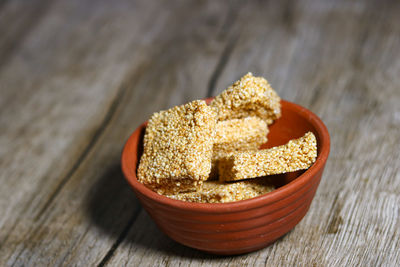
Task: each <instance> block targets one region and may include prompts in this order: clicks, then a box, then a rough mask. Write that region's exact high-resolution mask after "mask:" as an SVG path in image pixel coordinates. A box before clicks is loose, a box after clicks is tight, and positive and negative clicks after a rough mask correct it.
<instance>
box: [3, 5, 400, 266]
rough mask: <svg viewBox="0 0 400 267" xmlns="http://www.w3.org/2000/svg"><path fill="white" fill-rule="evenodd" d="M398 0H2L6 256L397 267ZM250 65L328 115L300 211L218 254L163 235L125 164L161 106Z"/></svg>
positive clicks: (8, 259) (56, 261) (54, 260)
mask: <svg viewBox="0 0 400 267" xmlns="http://www.w3.org/2000/svg"><path fill="white" fill-rule="evenodd" d="M399 14H400V2H399V1H269V2H264V1H248V2H245V1H226V2H223V1H211V0H210V1H145V0H142V1H131V0H118V1H101V0H100V1H90V2H84V1H80V0H71V1H46V0H40V1H39V0H38V1H36V0H32V1H2V2H1V3H0V90H1V91H0V92H1V98H0V112H1V113H0V114H1V117H0V129H1V131H0V169H1V172H0V179H1V186H0V214H1V216H0V266H8V265H10V266H11V265H12V266H14V265H15V266H57V265H65V266H93V265H99V266H105V265H107V266H124V265H130V266H157V265H168V266H178V265H182V266H187V265H190V266H210V265H211V266H242V265H249V266H253V265H268V266H278V265H282V266H293V265H303V266H350V265H353V266H379V265H383V266H396V265H397V266H399V265H400V156H399V155H400V153H399V151H400V145H399V143H400V130H399V129H400V104H399V103H400V15H399ZM248 71H252V72H253V73H254V74H256V75H262V76H265V77H266V78H267V79H268V80H269V81H270V83H271V84H272V85H273V87H274V88H275V89H276V90H277V92H278V93H279V94H280V96H281V97H282V98H284V99H287V100H290V101H293V102H296V103H298V104H300V105H303V106H305V107H307V108H309V109H310V110H312V111H313V112H315V113H316V114H318V115H319V116H320V117H321V118H322V120H323V121H324V122H325V123H326V125H327V127H328V129H329V131H330V134H331V138H332V146H331V154H330V158H329V161H328V164H327V166H326V170H325V173H324V177H323V179H322V182H321V184H320V187H319V189H318V192H317V195H316V197H315V199H314V201H313V203H312V206H311V208H310V210H309V212H308V214H307V215H306V217H305V218H304V219H303V220H302V221H301V222H300V223H299V224H298V225H297V226H296V227H295V229H294V230H292V231H291V232H290V233H288V234H287V235H285V236H284V237H283V238H281V239H280V240H279V241H277V242H276V243H275V244H273V245H271V246H269V247H267V248H265V249H262V250H260V251H257V252H254V253H250V254H246V255H241V256H235V257H219V256H213V255H208V254H205V253H202V252H199V251H197V250H194V249H190V248H187V247H184V246H182V245H180V244H177V243H175V242H173V241H172V240H170V239H169V238H168V237H166V236H165V235H164V234H163V233H161V232H160V231H159V230H158V229H157V227H156V226H155V225H154V223H153V222H152V220H151V219H150V218H149V216H148V215H147V214H146V212H145V211H144V210H143V209H142V208H141V206H140V204H139V203H138V201H137V199H136V197H135V196H134V194H133V192H132V191H131V189H130V188H129V186H128V184H127V183H126V182H125V181H124V178H123V175H122V173H121V169H120V153H121V149H122V147H123V145H124V142H125V141H126V140H127V138H128V136H129V135H130V133H131V132H132V131H133V130H134V129H135V128H136V127H137V126H138V125H139V124H140V123H141V122H143V121H144V120H146V119H147V118H148V117H149V116H150V115H151V114H152V113H153V112H155V111H158V110H161V109H166V108H168V107H171V106H173V105H177V104H182V103H185V102H188V101H191V100H194V99H199V98H204V97H207V96H211V95H216V94H218V93H219V92H221V91H222V90H223V89H224V88H226V87H227V86H228V85H229V84H230V83H232V82H233V81H234V80H236V79H237V78H239V77H240V76H241V75H243V74H245V73H246V72H248Z"/></svg>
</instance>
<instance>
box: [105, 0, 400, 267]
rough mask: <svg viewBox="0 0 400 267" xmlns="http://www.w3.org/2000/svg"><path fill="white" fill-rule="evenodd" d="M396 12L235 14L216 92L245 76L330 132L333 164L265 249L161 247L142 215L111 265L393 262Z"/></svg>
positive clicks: (344, 9) (284, 8)
mask: <svg viewBox="0 0 400 267" xmlns="http://www.w3.org/2000/svg"><path fill="white" fill-rule="evenodd" d="M399 10H400V7H399V5H398V4H397V3H392V2H388V3H386V5H385V6H380V5H377V4H376V3H374V2H372V3H368V2H351V3H348V2H346V3H345V2H335V3H332V2H316V1H307V2H287V4H286V5H282V4H281V3H278V2H269V3H264V2H259V3H251V4H248V5H247V6H245V7H243V9H241V10H239V11H238V12H239V15H238V19H237V23H236V24H235V25H233V26H232V27H233V29H235V31H238V32H239V34H240V37H239V38H238V40H237V41H236V43H235V47H234V50H233V52H232V55H231V56H230V58H229V61H228V62H227V64H226V68H224V70H223V71H222V75H221V77H220V79H218V82H217V83H216V89H217V90H216V92H220V91H221V90H223V89H224V88H225V87H226V86H227V85H229V84H230V83H231V82H232V81H233V80H235V79H237V78H238V77H240V76H241V75H243V74H244V73H246V72H247V71H253V72H254V73H256V74H260V75H263V76H266V77H268V79H269V80H270V81H271V83H272V85H273V86H274V87H275V88H276V89H277V90H278V92H279V93H280V95H282V97H283V98H285V99H288V100H291V101H295V102H297V103H299V104H301V105H304V106H306V107H309V108H310V109H311V110H313V111H314V112H316V113H317V114H318V115H320V116H321V117H322V119H323V120H324V122H325V123H326V124H327V126H328V128H329V130H330V132H331V135H332V152H331V158H330V161H329V163H328V165H327V167H326V172H325V176H324V179H323V181H322V182H321V186H320V188H319V191H318V193H317V196H316V198H315V200H314V202H313V205H312V207H311V209H310V211H309V213H308V215H307V216H306V217H305V219H304V220H303V221H302V222H301V223H300V224H299V225H298V226H297V227H296V228H295V229H294V230H293V231H291V232H290V233H289V234H288V235H286V236H285V237H284V238H283V239H281V240H279V241H278V242H277V243H275V244H274V245H272V246H270V247H268V248H266V249H263V250H260V251H259V252H255V253H251V254H248V255H243V256H238V257H234V258H221V257H214V256H209V255H204V254H202V253H200V252H197V251H194V250H191V249H188V248H183V247H181V246H180V245H178V244H176V243H174V242H172V241H170V242H168V238H166V237H165V236H164V235H162V234H161V233H160V232H159V231H158V230H157V229H156V228H155V226H154V225H153V224H152V223H151V219H150V218H149V217H148V216H147V215H145V214H143V213H142V214H141V215H140V217H139V219H138V221H137V222H135V224H134V225H133V227H132V229H131V232H130V233H129V234H128V238H127V239H126V241H124V242H123V243H122V244H121V246H120V247H119V248H118V250H117V251H116V253H115V256H114V257H113V258H112V260H111V261H110V265H111V266H112V265H138V264H139V265H140V266H152V265H153V264H154V265H171V266H174V265H178V264H181V265H184V266H186V265H190V266H229V265H240V266H242V265H247V266H254V265H256V266H258V265H268V266H280V265H283V266H291V265H301V266H310V265H317V266H360V265H367V266H368V265H369V266H376V265H384V266H388V265H397V264H399V263H400V252H399V251H400V242H399V237H400V232H399V229H400V216H399V207H400V197H399V193H400V176H399V169H400V166H399V164H398V162H400V160H399V154H398V151H399V148H400V146H399V143H398V140H400V133H399V131H398V129H399V126H400V120H399V118H398V117H399V114H400V113H399V112H400V110H399V105H398V102H399V100H400V91H399V86H398V84H400V80H399V79H400V77H399V75H398V73H400V60H399V59H398V58H397V57H395V56H394V55H395V54H396V51H398V48H399V47H400V39H399V36H400V21H399V17H398V16H397V14H398V12H399ZM377 51H379V52H377ZM147 231H148V232H147ZM396 263H397V264H396Z"/></svg>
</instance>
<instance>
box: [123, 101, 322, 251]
mask: <svg viewBox="0 0 400 267" xmlns="http://www.w3.org/2000/svg"><path fill="white" fill-rule="evenodd" d="M210 101H211V99H207V102H210ZM281 104H282V116H281V117H280V118H279V119H278V120H276V121H275V122H274V123H273V124H272V125H270V127H269V129H270V131H269V134H268V142H267V143H266V144H264V145H262V146H261V148H270V147H273V146H278V145H283V144H285V143H287V142H288V141H289V140H291V139H294V138H299V137H301V136H303V135H304V134H305V133H306V132H308V131H311V132H313V133H314V134H315V136H316V138H317V145H318V156H317V159H316V161H315V163H314V164H313V165H312V166H311V167H310V168H309V169H308V170H306V171H298V172H293V173H287V174H282V175H273V176H270V177H272V181H273V183H274V185H275V186H276V187H277V189H276V190H274V191H272V192H270V193H267V194H265V195H262V196H259V197H255V198H252V199H248V200H242V201H237V202H230V203H218V204H211V203H190V202H184V201H179V200H173V199H169V198H167V197H165V196H162V195H159V194H157V193H155V192H153V191H151V190H150V189H148V188H147V187H145V186H144V185H143V184H141V183H139V182H138V180H137V177H136V169H137V165H138V164H139V159H140V156H141V154H142V151H143V143H142V141H143V135H144V132H145V128H146V123H143V124H142V125H140V126H139V127H138V128H137V129H136V130H135V131H134V132H133V134H132V135H131V136H130V137H129V139H128V141H127V143H126V144H125V147H124V150H123V153H122V170H123V173H124V175H125V178H126V179H127V181H128V182H129V184H130V185H131V186H132V188H133V190H134V192H135V194H136V196H137V197H138V199H139V200H140V202H141V203H142V205H143V207H144V208H145V209H146V211H147V212H148V213H149V214H150V216H151V217H152V218H153V220H154V221H155V222H156V224H157V225H158V227H159V228H160V229H161V230H162V231H163V232H164V233H166V234H167V235H168V236H169V237H170V238H172V239H173V240H175V241H177V242H179V243H181V244H184V245H186V246H189V247H192V248H196V249H199V250H202V251H206V252H209V253H213V254H221V255H235V254H242V253H247V252H251V251H255V250H258V249H261V248H263V247H266V246H268V245H270V244H271V243H273V242H274V241H275V240H277V239H278V238H280V237H281V236H283V235H284V234H286V233H287V232H289V231H290V230H291V229H292V228H293V227H294V226H295V225H296V224H298V223H299V222H300V220H301V219H302V218H303V217H304V215H305V214H306V213H307V211H308V209H309V207H310V204H311V201H312V199H313V198H314V195H315V192H316V190H317V187H318V185H319V182H320V180H321V176H322V173H323V171H324V167H325V163H326V161H327V159H328V155H329V150H330V138H329V133H328V130H327V128H326V126H325V125H324V124H323V122H322V121H321V119H319V118H318V117H317V116H316V115H315V114H313V113H312V112H311V111H309V110H307V109H305V108H303V107H301V106H299V105H297V104H294V103H291V102H288V101H285V100H282V101H281Z"/></svg>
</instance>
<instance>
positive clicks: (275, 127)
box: [131, 99, 327, 188]
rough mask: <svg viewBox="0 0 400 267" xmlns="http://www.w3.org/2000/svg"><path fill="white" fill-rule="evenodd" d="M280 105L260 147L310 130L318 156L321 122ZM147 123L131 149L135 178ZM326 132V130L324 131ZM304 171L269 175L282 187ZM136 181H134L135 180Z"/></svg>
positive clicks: (293, 107)
mask: <svg viewBox="0 0 400 267" xmlns="http://www.w3.org/2000/svg"><path fill="white" fill-rule="evenodd" d="M210 101H211V100H210V99H207V102H210ZM281 105H282V116H281V117H280V118H279V119H277V120H276V121H275V122H274V123H273V124H272V125H270V126H269V133H268V141H267V143H265V144H263V145H261V147H260V148H261V149H265V148H271V147H274V146H279V145H283V144H286V143H287V142H288V141H289V140H291V139H294V138H300V137H302V136H303V135H304V134H305V133H306V132H308V131H311V132H313V133H314V134H315V136H316V138H317V147H318V157H319V156H320V152H321V146H322V145H323V144H322V142H321V141H326V140H322V139H323V138H322V136H321V134H322V133H321V129H318V128H319V127H321V124H322V122H321V121H320V120H319V118H318V117H316V116H315V115H314V114H312V113H311V114H312V116H310V111H308V110H307V109H305V108H303V107H301V106H299V105H296V104H293V103H291V102H288V101H284V100H282V101H281ZM146 124H147V123H145V124H143V125H141V127H140V128H139V129H140V131H139V132H136V134H137V135H138V136H137V137H136V138H137V139H138V143H137V147H136V149H137V150H136V151H132V152H133V153H135V152H137V153H135V155H132V154H131V157H132V156H133V162H132V161H131V164H132V163H133V164H136V166H135V167H134V169H135V171H134V172H135V175H134V176H135V178H136V168H137V166H138V164H139V161H140V157H141V155H142V153H143V136H144V132H145V125H146ZM322 127H323V128H324V129H325V130H326V128H325V126H324V125H323V124H322ZM326 132H327V131H326ZM131 159H132V158H131ZM304 172H305V171H304V170H301V171H296V172H292V173H285V174H278V175H271V176H269V178H270V180H271V182H272V183H273V184H274V186H275V187H276V188H279V187H282V186H284V185H286V184H288V183H290V182H291V181H293V180H295V179H296V178H297V177H299V176H301V175H302V174H303V173H304ZM135 182H136V181H135Z"/></svg>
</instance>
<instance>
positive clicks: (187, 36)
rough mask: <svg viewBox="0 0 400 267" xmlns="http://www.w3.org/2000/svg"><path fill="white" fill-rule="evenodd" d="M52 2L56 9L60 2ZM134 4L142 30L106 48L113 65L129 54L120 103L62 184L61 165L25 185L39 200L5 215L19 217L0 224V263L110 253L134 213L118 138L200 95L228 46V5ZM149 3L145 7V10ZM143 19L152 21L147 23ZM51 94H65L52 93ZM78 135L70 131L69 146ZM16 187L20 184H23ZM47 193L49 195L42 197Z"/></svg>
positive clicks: (63, 260)
mask: <svg viewBox="0 0 400 267" xmlns="http://www.w3.org/2000/svg"><path fill="white" fill-rule="evenodd" d="M64 4H65V3H59V4H58V5H64ZM58 5H57V4H56V5H55V6H54V8H60V9H61V7H59V6H58ZM103 5H105V6H103V7H102V8H101V10H107V14H108V12H110V11H109V10H108V8H109V7H107V5H106V4H105V3H103ZM110 5H111V4H110ZM126 5H128V6H122V7H120V9H118V10H116V11H115V14H113V16H114V17H115V16H122V17H124V18H125V19H126V18H127V17H128V14H129V13H131V12H132V11H131V9H130V8H128V7H129V4H126ZM135 5H139V7H138V8H139V9H138V10H137V16H139V15H140V14H143V15H142V17H140V16H139V17H137V16H136V17H135V16H133V17H135V21H136V20H139V23H140V24H141V25H140V26H136V25H135V27H137V28H140V27H143V28H145V29H146V31H145V32H133V33H132V34H133V36H130V37H129V40H128V41H127V42H130V43H127V44H125V45H126V46H128V47H127V48H126V49H125V50H122V51H120V53H121V54H118V55H110V57H111V58H110V60H113V62H112V63H110V64H117V65H119V62H116V60H124V61H128V59H122V58H123V57H124V54H127V53H129V52H130V51H132V53H133V54H134V55H133V56H131V58H130V60H129V62H127V66H129V69H130V71H128V72H127V74H126V75H125V78H124V79H122V82H120V86H119V87H118V86H117V88H115V89H113V92H114V94H118V93H116V92H122V93H121V94H120V95H119V96H118V95H117V96H114V98H115V99H117V100H116V101H117V102H118V105H114V106H115V108H113V104H109V107H110V106H111V107H110V108H109V110H110V109H112V110H113V111H112V114H111V115H109V116H110V118H109V119H107V116H108V115H107V114H105V115H104V116H103V118H105V119H104V120H106V123H105V125H103V124H104V123H103V124H101V125H100V127H102V132H101V133H100V134H97V135H96V138H95V139H96V140H95V142H92V143H91V144H92V145H91V149H89V150H87V152H86V153H85V155H84V157H81V159H80V162H79V164H78V165H76V166H73V168H72V169H73V172H69V173H68V175H67V176H65V177H68V179H67V180H65V182H63V186H62V188H60V187H55V188H54V187H53V186H51V181H49V180H50V179H56V180H57V182H58V183H60V177H59V176H58V174H59V172H58V173H57V172H55V170H54V172H53V171H52V170H50V171H48V172H45V173H44V174H43V176H40V179H42V181H43V182H42V184H41V188H36V189H35V190H32V189H31V190H32V191H31V192H33V193H34V194H39V192H40V194H39V196H37V198H38V199H39V200H38V201H37V202H39V203H33V204H32V201H29V203H26V204H25V207H27V208H25V211H24V215H23V217H22V218H21V216H19V215H20V212H19V211H18V210H17V211H15V207H14V209H13V210H11V209H10V212H9V215H8V216H7V218H10V217H12V215H15V216H16V217H17V219H18V220H17V222H16V223H15V226H12V228H9V229H6V228H2V231H3V230H4V229H6V230H9V231H8V232H7V231H4V233H5V234H6V235H7V236H6V238H5V239H6V240H4V243H3V244H2V251H1V252H0V262H1V263H3V264H4V263H7V264H15V265H31V264H39V265H53V264H71V265H73V264H78V265H84V264H88V263H89V264H94V263H100V262H101V261H102V260H103V262H105V261H106V260H107V257H108V256H107V255H112V254H110V253H109V252H108V251H111V252H112V251H113V249H114V247H115V246H116V245H118V243H119V242H121V241H122V238H124V237H125V236H124V232H125V230H124V229H127V230H129V227H130V225H131V224H132V223H133V220H134V218H135V217H136V215H135V214H136V213H137V212H138V210H136V209H135V207H136V208H137V207H138V206H137V205H135V203H136V200H135V198H134V197H133V196H132V192H131V190H130V189H129V187H128V186H127V185H126V184H125V183H124V182H123V179H122V176H121V172H120V169H119V160H120V150H121V148H122V145H123V143H124V141H125V140H126V138H127V137H128V135H129V134H130V133H131V132H132V130H133V129H134V127H136V126H138V125H139V123H140V122H142V121H144V120H145V119H146V118H147V117H148V116H149V115H150V114H151V113H152V112H154V111H157V110H159V109H162V108H166V107H170V106H173V105H177V104H180V103H184V102H187V101H189V100H193V99H198V98H203V97H205V96H206V92H207V90H208V81H209V78H210V76H211V73H212V72H213V70H214V69H215V68H217V65H218V64H217V63H218V61H219V57H220V55H221V54H222V52H223V51H224V49H225V46H226V42H225V39H227V38H225V37H226V33H224V32H223V31H222V30H223V29H224V25H225V24H226V23H227V21H229V20H230V19H231V18H230V10H229V8H226V7H225V6H224V5H223V4H221V3H212V2H211V1H210V2H202V3H196V4H194V5H193V3H185V2H183V1H182V2H181V1H176V2H173V3H169V2H168V3H167V2H165V3H164V6H160V4H159V5H158V6H157V8H158V9H156V10H155V9H154V6H150V7H147V5H148V4H147V3H145V2H142V3H135ZM140 5H143V6H142V7H140ZM149 8H150V11H151V12H150V11H149V10H147V9H149ZM163 8H164V10H163ZM160 10H163V12H162V14H159V11H160ZM71 12H72V11H71ZM75 12H77V11H75ZM52 13H53V14H57V13H58V12H57V10H56V11H53V12H52ZM82 13H83V11H82ZM103 15H104V14H103ZM157 16H158V19H157V20H154V17H157ZM62 21H63V20H61V22H62ZM84 22H85V20H84ZM124 22H125V23H127V24H126V26H121V25H119V27H118V28H117V29H115V28H114V30H117V32H116V33H115V32H114V34H116V40H118V42H119V41H120V39H121V38H125V37H122V36H121V35H126V36H129V34H130V33H131V31H132V26H131V25H132V24H133V22H134V21H133V20H132V21H126V20H125V21H124ZM136 22H138V21H136ZM93 23H94V22H93ZM148 23H152V24H151V26H149V25H147V24H148ZM93 25H94V24H93ZM146 25H147V26H146ZM145 26H146V27H147V28H146V27H145ZM148 27H150V28H148ZM152 28H156V29H157V30H152ZM146 35H147V36H146ZM137 36H141V39H139V40H138V39H137V38H138V37H137ZM135 37H136V39H135ZM98 41H99V39H98V36H92V37H91V38H90V39H87V40H86V42H87V44H84V45H82V47H83V48H85V49H88V48H87V46H88V45H90V43H91V42H98ZM110 42H111V41H110ZM113 42H114V43H115V41H113ZM118 45H119V46H121V44H120V43H119V44H118ZM129 45H130V47H129ZM75 60H77V59H74V60H72V61H71V63H72V62H74V61H75ZM103 69H105V67H104V66H103V67H99V70H98V71H103ZM104 71H105V70H104ZM47 82H48V81H47ZM99 82H104V81H99ZM104 86H105V85H104ZM47 93H48V92H47ZM43 94H44V93H43ZM43 97H44V95H43ZM57 97H58V99H59V98H60V97H63V96H62V95H61V94H57ZM105 97H108V99H111V97H110V96H105ZM118 99H119V100H118ZM89 101H90V100H89V99H88V100H83V101H82V103H85V102H89ZM114 102H115V101H114ZM97 109H98V110H96V109H95V108H93V110H94V111H95V112H97V111H99V112H100V110H99V109H100V108H99V107H98V106H97ZM64 110H67V107H64ZM92 116H93V115H92ZM104 120H103V121H104ZM57 127H61V126H58V125H57ZM75 127H76V126H75ZM57 138H59V137H57ZM78 138H79V137H77V136H75V138H71V142H72V143H71V145H73V146H74V147H75V149H77V145H74V143H76V142H77V139H78ZM87 142H88V141H86V142H83V143H86V144H87ZM58 151H59V150H58ZM66 154H67V155H72V153H66ZM54 176H55V177H54ZM62 177H63V176H61V182H62ZM21 179H22V178H21ZM36 179H38V178H37V177H36ZM17 186H18V187H21V183H20V184H18V185H17ZM58 188H60V189H58ZM35 197H36V196H35ZM45 197H48V199H50V200H49V201H48V200H46V199H43V198H45ZM15 199H16V198H15ZM21 199H22V198H21ZM25 199H27V198H25ZM17 201H19V200H17V199H16V202H17ZM13 204H14V206H15V205H17V204H15V203H13ZM6 223H7V222H6ZM127 227H128V228H127ZM10 230H11V231H10ZM127 230H126V231H127ZM119 236H120V237H119ZM107 253H108V254H107ZM104 259H106V260H104ZM1 263H0V264H1Z"/></svg>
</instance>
